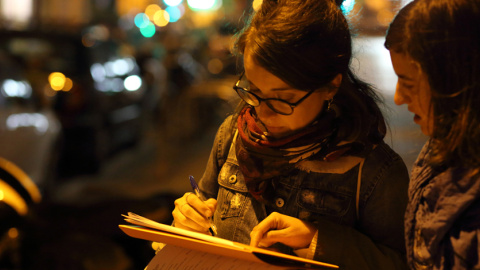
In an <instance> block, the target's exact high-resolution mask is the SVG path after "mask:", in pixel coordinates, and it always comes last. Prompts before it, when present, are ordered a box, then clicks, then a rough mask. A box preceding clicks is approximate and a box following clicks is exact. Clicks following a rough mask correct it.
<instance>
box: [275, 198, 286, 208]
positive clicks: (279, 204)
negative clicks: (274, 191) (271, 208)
mask: <svg viewBox="0 0 480 270" xmlns="http://www.w3.org/2000/svg"><path fill="white" fill-rule="evenodd" d="M284 204H285V201H284V200H283V199H282V198H277V199H276V200H275V205H276V206H277V207H283V205H284Z"/></svg>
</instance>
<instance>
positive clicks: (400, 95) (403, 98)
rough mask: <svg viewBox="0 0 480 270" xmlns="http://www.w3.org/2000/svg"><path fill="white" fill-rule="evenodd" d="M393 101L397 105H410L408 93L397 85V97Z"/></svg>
mask: <svg viewBox="0 0 480 270" xmlns="http://www.w3.org/2000/svg"><path fill="white" fill-rule="evenodd" d="M393 101H394V102H395V104H397V105H402V104H408V95H407V93H406V92H405V91H404V90H403V89H402V88H401V87H400V86H399V84H398V83H397V88H396V89H395V95H394V96H393Z"/></svg>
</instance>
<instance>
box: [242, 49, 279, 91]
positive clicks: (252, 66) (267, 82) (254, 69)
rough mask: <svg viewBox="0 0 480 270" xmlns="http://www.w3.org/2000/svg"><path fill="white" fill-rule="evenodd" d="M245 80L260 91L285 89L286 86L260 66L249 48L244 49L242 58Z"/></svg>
mask: <svg viewBox="0 0 480 270" xmlns="http://www.w3.org/2000/svg"><path fill="white" fill-rule="evenodd" d="M243 61H244V68H245V74H244V77H246V78H245V79H248V80H249V81H250V82H251V83H252V84H254V85H255V86H257V87H258V88H260V89H262V90H263V89H265V90H267V89H272V88H285V87H288V84H287V83H285V82H284V81H283V80H282V79H280V78H279V77H277V76H275V75H273V74H272V73H270V72H269V71H268V70H266V69H265V68H263V67H262V66H260V65H259V64H258V63H257V61H256V60H255V58H254V56H253V54H252V53H251V51H250V49H249V46H247V47H246V48H245V52H244V56H243Z"/></svg>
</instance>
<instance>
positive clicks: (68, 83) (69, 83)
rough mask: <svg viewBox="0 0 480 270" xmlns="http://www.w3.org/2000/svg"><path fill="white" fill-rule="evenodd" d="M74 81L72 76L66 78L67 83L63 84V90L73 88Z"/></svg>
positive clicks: (66, 90)
mask: <svg viewBox="0 0 480 270" xmlns="http://www.w3.org/2000/svg"><path fill="white" fill-rule="evenodd" d="M72 87H73V82H72V80H71V79H70V78H65V84H64V85H63V88H62V91H65V92H68V91H70V90H71V89H72Z"/></svg>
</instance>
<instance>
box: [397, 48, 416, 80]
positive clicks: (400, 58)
mask: <svg viewBox="0 0 480 270" xmlns="http://www.w3.org/2000/svg"><path fill="white" fill-rule="evenodd" d="M390 58H391V60H392V66H393V69H394V70H395V73H396V74H397V75H398V76H399V77H400V78H404V77H407V78H409V79H414V78H416V77H417V76H418V74H419V72H420V70H419V68H418V65H417V64H416V63H415V61H414V60H413V59H412V58H411V57H410V56H408V55H407V54H404V53H398V52H395V51H393V50H391V51H390Z"/></svg>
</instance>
